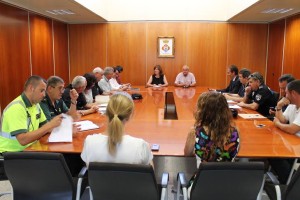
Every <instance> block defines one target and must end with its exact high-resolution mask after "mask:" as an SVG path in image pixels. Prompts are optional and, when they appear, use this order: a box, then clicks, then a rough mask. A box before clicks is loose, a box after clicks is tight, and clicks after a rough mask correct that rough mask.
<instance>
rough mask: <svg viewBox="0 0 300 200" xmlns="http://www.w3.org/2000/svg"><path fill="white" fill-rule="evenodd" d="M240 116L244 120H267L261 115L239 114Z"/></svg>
mask: <svg viewBox="0 0 300 200" xmlns="http://www.w3.org/2000/svg"><path fill="white" fill-rule="evenodd" d="M239 116H240V117H242V118H244V119H264V118H266V117H264V116H262V115H260V114H239Z"/></svg>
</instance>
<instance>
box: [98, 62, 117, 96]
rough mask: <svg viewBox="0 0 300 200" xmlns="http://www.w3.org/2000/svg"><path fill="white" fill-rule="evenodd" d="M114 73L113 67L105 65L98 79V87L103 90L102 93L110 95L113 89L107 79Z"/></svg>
mask: <svg viewBox="0 0 300 200" xmlns="http://www.w3.org/2000/svg"><path fill="white" fill-rule="evenodd" d="M113 75H114V69H113V68H112V67H105V69H104V73H103V77H102V79H101V80H100V81H99V83H98V84H99V87H100V88H101V89H102V90H103V95H111V94H112V93H113V91H112V90H113V89H112V87H111V85H110V83H109V80H110V79H111V78H112V77H113Z"/></svg>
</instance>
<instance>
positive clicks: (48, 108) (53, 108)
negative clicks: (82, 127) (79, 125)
mask: <svg viewBox="0 0 300 200" xmlns="http://www.w3.org/2000/svg"><path fill="white" fill-rule="evenodd" d="M64 86H65V83H64V81H63V80H62V79H61V78H60V77H58V76H51V77H50V78H49V79H48V80H47V87H46V97H45V98H44V99H43V100H42V101H41V103H40V105H41V108H42V110H43V112H44V114H45V116H46V118H47V120H48V121H50V120H51V119H52V118H53V117H55V116H57V115H60V114H62V113H67V114H69V115H71V116H72V118H73V119H74V120H77V119H78V118H79V117H78V115H77V111H76V101H77V98H78V94H77V92H76V90H75V89H72V90H70V97H71V106H70V109H69V108H68V107H67V106H66V104H65V102H64V101H63V100H62V98H61V97H62V94H63V91H64Z"/></svg>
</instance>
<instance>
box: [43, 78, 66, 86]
mask: <svg viewBox="0 0 300 200" xmlns="http://www.w3.org/2000/svg"><path fill="white" fill-rule="evenodd" d="M58 83H63V84H64V83H65V82H64V80H62V78H60V77H58V76H50V77H49V78H48V80H47V87H49V86H52V87H55V86H56V85H57V84H58Z"/></svg>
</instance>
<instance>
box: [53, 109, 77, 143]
mask: <svg viewBox="0 0 300 200" xmlns="http://www.w3.org/2000/svg"><path fill="white" fill-rule="evenodd" d="M62 117H63V119H62V122H61V124H60V126H58V127H55V128H54V129H53V130H52V132H51V134H50V136H49V138H48V142H72V139H73V137H72V130H73V119H72V117H71V116H70V115H66V114H62Z"/></svg>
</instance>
